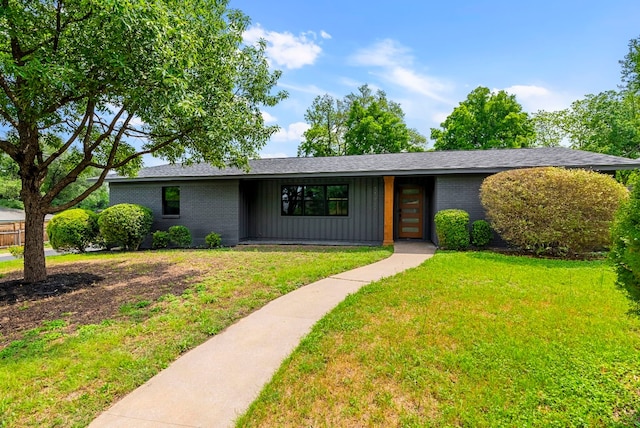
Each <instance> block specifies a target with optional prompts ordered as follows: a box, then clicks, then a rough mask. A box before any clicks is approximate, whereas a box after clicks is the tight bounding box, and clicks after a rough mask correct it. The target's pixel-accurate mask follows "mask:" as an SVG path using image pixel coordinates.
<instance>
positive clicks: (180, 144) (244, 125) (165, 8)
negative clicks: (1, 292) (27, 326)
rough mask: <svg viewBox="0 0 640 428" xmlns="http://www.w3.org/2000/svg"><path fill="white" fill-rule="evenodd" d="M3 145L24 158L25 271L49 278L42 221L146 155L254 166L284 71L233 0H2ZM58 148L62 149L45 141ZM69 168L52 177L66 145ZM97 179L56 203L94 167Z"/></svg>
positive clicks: (30, 276)
mask: <svg viewBox="0 0 640 428" xmlns="http://www.w3.org/2000/svg"><path fill="white" fill-rule="evenodd" d="M0 4H1V5H2V7H1V8H0V28H1V29H2V30H0V151H2V152H4V153H5V154H6V155H7V156H8V157H9V158H10V159H12V161H13V162H15V164H16V165H17V167H18V174H19V177H20V182H21V190H20V192H21V199H22V201H23V203H24V207H25V213H26V239H25V253H24V254H25V280H26V281H37V280H41V279H44V278H45V277H46V269H45V261H44V251H43V242H42V231H43V226H42V223H43V219H44V215H45V214H48V213H55V212H59V211H62V210H64V209H66V208H69V207H71V206H73V205H75V204H77V203H78V202H79V201H81V200H83V199H84V198H86V197H87V195H89V194H90V193H91V192H92V191H93V190H95V189H97V188H99V187H100V186H101V184H102V182H103V180H104V178H105V176H106V174H107V173H108V172H109V171H111V170H116V171H118V172H119V173H121V174H134V173H135V172H136V171H137V170H138V169H139V168H140V166H141V156H142V155H143V154H148V153H153V154H154V155H156V156H159V157H162V158H165V159H167V160H169V161H171V162H175V161H184V162H198V161H204V162H209V163H211V164H213V165H217V166H223V165H225V164H232V165H237V166H246V164H247V163H246V162H247V158H248V157H252V156H255V154H256V151H257V149H258V148H260V147H261V146H262V145H263V144H264V143H265V142H266V141H267V140H268V139H269V137H270V136H271V135H272V134H273V132H275V131H276V130H277V127H273V126H265V124H264V122H263V119H262V114H261V112H260V108H261V107H262V106H272V105H275V104H276V103H277V102H278V101H279V100H281V99H282V98H283V97H284V96H286V94H285V93H282V92H277V93H275V94H272V90H273V87H274V86H275V84H276V82H277V79H278V77H279V73H278V72H272V71H270V70H269V66H268V64H267V61H266V59H265V55H264V50H265V45H264V43H260V44H259V45H256V46H246V45H244V44H243V40H242V33H243V32H244V30H245V29H246V27H247V25H248V22H249V19H248V18H247V17H246V16H245V15H244V14H242V13H241V12H240V11H237V10H233V9H229V8H228V7H227V5H228V1H226V0H158V1H154V2H148V1H146V0H129V1H127V2H114V1H111V0H90V1H89V0H65V1H63V0H40V1H31V0H0ZM46 147H51V148H52V150H45V148H46ZM69 153H71V154H72V155H71V156H68V160H69V161H70V162H72V163H71V164H69V165H68V168H65V173H64V176H62V177H60V179H58V180H56V181H55V183H54V184H52V185H48V184H47V177H48V176H49V175H48V174H49V170H50V169H51V168H52V166H53V165H54V163H55V162H56V161H57V160H58V159H60V158H61V157H63V156H64V155H65V154H67V155H68V154H69ZM89 168H94V169H95V170H96V171H98V172H99V174H98V179H97V180H96V181H95V182H94V183H93V184H92V185H91V186H89V187H88V188H86V189H85V190H84V191H83V192H82V193H81V194H79V195H77V196H75V197H74V198H73V199H72V200H69V201H67V202H65V203H63V204H60V205H57V204H55V203H54V201H55V200H56V198H57V197H58V196H59V195H61V194H62V193H63V192H64V191H65V189H67V188H68V187H69V186H71V185H72V183H74V182H75V181H76V180H77V179H78V177H80V176H81V175H82V174H83V172H84V171H86V170H87V169H89Z"/></svg>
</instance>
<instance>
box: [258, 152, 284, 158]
mask: <svg viewBox="0 0 640 428" xmlns="http://www.w3.org/2000/svg"><path fill="white" fill-rule="evenodd" d="M288 157H290V156H289V155H287V154H286V153H262V154H261V155H260V158H261V159H271V158H288Z"/></svg>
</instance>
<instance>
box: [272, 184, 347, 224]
mask: <svg viewBox="0 0 640 428" xmlns="http://www.w3.org/2000/svg"><path fill="white" fill-rule="evenodd" d="M333 186H335V187H338V186H339V187H344V188H345V192H346V197H345V198H341V199H340V201H342V202H344V203H346V213H345V214H330V208H329V206H330V202H332V201H333V202H337V201H338V200H337V199H336V198H332V199H330V198H329V193H328V188H329V187H333ZM307 187H321V188H322V192H321V193H322V194H323V199H322V201H323V211H324V212H323V214H306V210H307V203H306V202H309V201H305V196H304V195H305V193H306V188H307ZM287 188H297V189H300V190H297V191H296V192H295V193H297V194H298V195H301V197H302V199H301V201H300V206H299V208H300V212H299V213H292V214H287V213H286V212H285V209H284V205H283V204H284V202H285V200H284V199H283V196H284V195H285V189H287ZM349 211H350V210H349V184H347V183H339V184H338V183H330V184H316V183H306V184H282V185H281V186H280V216H281V217H330V218H333V217H349Z"/></svg>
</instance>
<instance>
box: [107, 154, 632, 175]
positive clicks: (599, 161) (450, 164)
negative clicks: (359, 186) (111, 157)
mask: <svg viewBox="0 0 640 428" xmlns="http://www.w3.org/2000/svg"><path fill="white" fill-rule="evenodd" d="M249 166H250V170H249V171H248V172H247V171H243V170H240V169H237V168H223V169H219V168H216V167H212V166H211V165H208V164H195V165H190V166H182V165H181V164H174V165H161V166H153V167H148V168H143V169H142V170H140V172H139V173H138V176H137V177H136V178H133V179H129V178H125V177H119V176H117V175H114V176H109V177H108V178H107V181H129V180H135V181H138V180H141V181H158V180H175V179H178V180H186V179H206V178H216V179H222V178H241V177H246V178H279V177H335V176H380V175H395V176H400V175H441V174H474V173H478V174H482V173H495V172H499V171H504V170H507V169H514V168H526V167H539V166H560V167H566V168H587V169H593V170H596V171H615V170H621V169H635V168H640V160H638V159H627V158H623V157H618V156H610V155H603V154H600V153H593V152H585V151H581V150H572V149H568V148H565V147H545V148H533V149H503V150H466V151H438V152H422V153H390V154H381V155H359V156H339V157H318V158H278V159H256V160H251V161H249Z"/></svg>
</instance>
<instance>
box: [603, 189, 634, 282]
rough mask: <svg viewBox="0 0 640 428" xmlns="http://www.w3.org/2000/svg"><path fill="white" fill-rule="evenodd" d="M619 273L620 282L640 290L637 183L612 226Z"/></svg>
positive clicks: (613, 257)
mask: <svg viewBox="0 0 640 428" xmlns="http://www.w3.org/2000/svg"><path fill="white" fill-rule="evenodd" d="M609 257H610V259H611V260H612V261H613V264H614V266H615V268H616V273H617V274H618V283H619V284H621V285H623V286H625V287H626V288H628V289H629V290H630V291H631V290H633V291H634V293H633V294H634V295H638V292H639V291H640V186H638V185H636V186H634V188H633V191H632V192H631V198H630V199H629V200H628V201H625V202H624V203H623V204H621V205H620V208H619V209H618V212H617V214H616V217H615V220H614V222H613V224H612V226H611V251H610V252H609Z"/></svg>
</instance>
